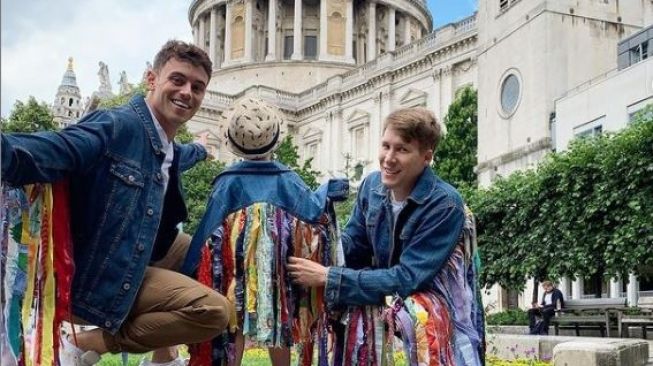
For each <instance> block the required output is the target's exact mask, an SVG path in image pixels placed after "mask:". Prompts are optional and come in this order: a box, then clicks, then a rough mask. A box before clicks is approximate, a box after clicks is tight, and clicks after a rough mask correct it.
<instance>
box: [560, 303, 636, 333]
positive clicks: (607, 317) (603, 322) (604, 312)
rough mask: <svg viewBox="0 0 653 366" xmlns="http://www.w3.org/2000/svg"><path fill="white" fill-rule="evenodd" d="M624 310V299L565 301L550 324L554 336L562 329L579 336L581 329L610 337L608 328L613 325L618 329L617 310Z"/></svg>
mask: <svg viewBox="0 0 653 366" xmlns="http://www.w3.org/2000/svg"><path fill="white" fill-rule="evenodd" d="M624 308H626V299H625V298H617V299H611V298H600V299H583V300H567V301H565V307H564V308H563V309H561V310H559V311H556V316H554V317H553V318H551V324H553V326H554V329H555V334H556V335H558V333H559V331H560V329H561V328H562V329H574V330H575V331H576V336H580V329H581V328H583V329H597V330H599V331H600V332H601V336H602V337H605V336H606V335H607V336H608V337H610V327H611V326H612V325H613V324H614V325H616V326H617V328H619V320H618V318H619V314H620V313H619V310H623V309H624ZM619 330H620V331H621V329H619Z"/></svg>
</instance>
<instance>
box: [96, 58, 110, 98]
mask: <svg viewBox="0 0 653 366" xmlns="http://www.w3.org/2000/svg"><path fill="white" fill-rule="evenodd" d="M99 65H100V70H99V71H98V72H97V74H98V76H99V77H100V88H99V89H98V91H99V92H100V93H102V94H113V93H112V92H111V80H110V79H109V67H108V66H107V64H105V63H104V62H102V61H100V63H99Z"/></svg>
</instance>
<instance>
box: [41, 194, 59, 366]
mask: <svg viewBox="0 0 653 366" xmlns="http://www.w3.org/2000/svg"><path fill="white" fill-rule="evenodd" d="M43 194H44V196H43V201H44V205H43V213H44V215H43V216H44V218H46V219H47V221H41V225H47V227H48V243H47V246H46V247H45V253H43V254H42V255H44V256H45V273H43V275H44V276H45V281H44V289H43V293H42V296H43V300H42V301H43V302H42V305H43V327H42V331H43V335H42V338H41V340H42V343H41V364H42V365H53V364H54V352H53V348H52V347H53V326H54V307H55V301H56V298H55V281H54V240H53V237H52V230H53V227H52V186H51V185H50V184H47V185H45V192H43ZM41 244H42V245H43V244H45V243H41ZM42 270H43V269H42Z"/></svg>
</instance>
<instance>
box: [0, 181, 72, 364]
mask: <svg viewBox="0 0 653 366" xmlns="http://www.w3.org/2000/svg"><path fill="white" fill-rule="evenodd" d="M67 204H68V187H67V184H66V183H56V184H53V185H49V184H42V185H41V184H36V185H27V186H24V187H23V188H16V189H10V188H7V187H3V188H2V198H1V202H0V219H1V220H0V221H1V223H2V224H1V226H0V234H1V235H0V237H1V238H2V239H1V242H0V252H1V253H2V255H1V257H0V260H1V262H2V263H1V264H2V266H1V268H2V270H1V273H0V278H1V281H2V287H1V291H0V298H1V300H2V301H1V304H2V313H1V314H0V323H1V326H2V331H1V332H0V357H2V364H3V365H7V366H9V365H48V366H50V365H55V360H57V359H58V357H57V350H58V347H59V329H60V325H61V322H62V321H63V320H64V319H68V316H69V310H70V285H71V282H72V274H73V267H74V266H73V260H72V244H71V238H70V230H69V228H70V226H69V213H68V206H67ZM55 273H56V276H55Z"/></svg>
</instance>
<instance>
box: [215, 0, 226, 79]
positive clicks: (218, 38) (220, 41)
mask: <svg viewBox="0 0 653 366" xmlns="http://www.w3.org/2000/svg"><path fill="white" fill-rule="evenodd" d="M218 10H219V11H217V13H216V15H217V16H216V23H215V29H216V31H215V32H216V35H215V61H213V68H214V69H218V68H220V66H222V53H223V52H224V51H223V49H221V48H220V46H221V45H224V38H223V36H222V33H221V29H222V28H223V27H224V21H223V17H222V15H223V14H224V10H222V9H218Z"/></svg>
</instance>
